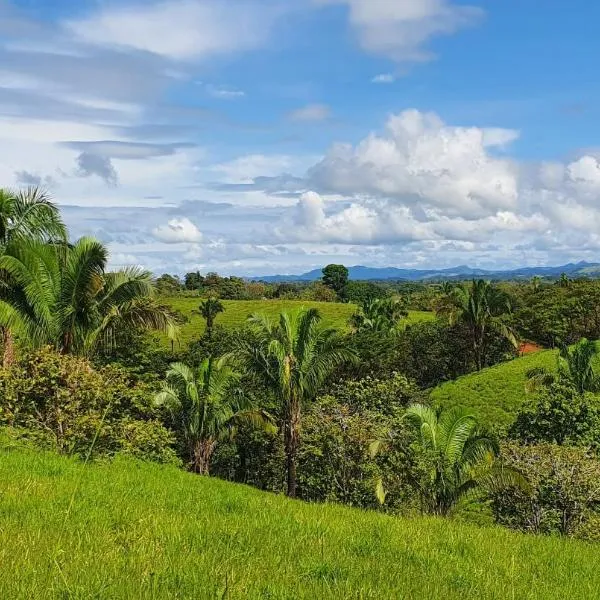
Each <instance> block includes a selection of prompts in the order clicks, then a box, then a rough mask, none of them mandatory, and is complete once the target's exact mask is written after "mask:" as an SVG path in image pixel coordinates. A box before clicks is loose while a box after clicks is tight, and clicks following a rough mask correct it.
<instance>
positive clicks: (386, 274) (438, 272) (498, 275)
mask: <svg viewBox="0 0 600 600" xmlns="http://www.w3.org/2000/svg"><path fill="white" fill-rule="evenodd" d="M348 272H349V276H350V279H351V280H359V281H367V280H371V281H384V280H387V279H391V280H405V281H427V280H451V279H469V278H471V277H483V278H485V279H495V280H511V279H529V278H531V277H534V276H536V275H537V276H540V277H559V276H560V275H561V274H562V273H565V274H567V275H568V276H569V277H598V276H599V275H600V263H587V262H585V261H582V262H578V263H569V264H566V265H559V266H556V267H521V268H519V269H508V270H489V269H477V268H472V267H469V266H467V265H459V266H457V267H452V268H449V269H399V268H396V267H384V268H375V267H364V266H360V265H358V266H354V267H349V268H348ZM321 277H322V271H321V269H314V270H313V271H309V272H308V273H303V274H301V275H267V276H264V277H251V278H250V279H253V280H255V281H266V282H271V283H275V282H283V281H316V280H317V279H321Z"/></svg>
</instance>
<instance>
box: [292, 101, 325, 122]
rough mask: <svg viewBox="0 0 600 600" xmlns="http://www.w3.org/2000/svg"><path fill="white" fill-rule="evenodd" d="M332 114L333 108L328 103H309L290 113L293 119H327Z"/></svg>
mask: <svg viewBox="0 0 600 600" xmlns="http://www.w3.org/2000/svg"><path fill="white" fill-rule="evenodd" d="M330 116H331V109H330V108H329V106H327V105H326V104H308V105H307V106H303V107H302V108H298V109H296V110H294V111H292V112H291V113H290V114H289V117H290V119H292V121H326V120H327V119H329V117H330Z"/></svg>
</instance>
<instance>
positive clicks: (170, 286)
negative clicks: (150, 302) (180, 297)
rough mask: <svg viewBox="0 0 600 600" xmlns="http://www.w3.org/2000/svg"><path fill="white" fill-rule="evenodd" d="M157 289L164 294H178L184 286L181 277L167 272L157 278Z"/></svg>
mask: <svg viewBox="0 0 600 600" xmlns="http://www.w3.org/2000/svg"><path fill="white" fill-rule="evenodd" d="M155 286H156V291H157V292H158V293H159V294H162V295H164V296H169V295H171V294H176V293H177V292H179V291H180V290H181V288H182V285H181V281H180V280H179V277H177V276H174V275H169V274H168V273H165V274H164V275H161V276H160V277H158V278H157V279H156V282H155Z"/></svg>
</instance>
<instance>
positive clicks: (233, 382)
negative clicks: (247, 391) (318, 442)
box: [155, 358, 269, 475]
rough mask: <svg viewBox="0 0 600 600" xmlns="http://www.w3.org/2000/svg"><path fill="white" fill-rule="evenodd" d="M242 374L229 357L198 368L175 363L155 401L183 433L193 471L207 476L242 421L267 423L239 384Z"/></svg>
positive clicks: (209, 361)
mask: <svg viewBox="0 0 600 600" xmlns="http://www.w3.org/2000/svg"><path fill="white" fill-rule="evenodd" d="M239 379H240V374H239V373H238V372H237V371H236V370H235V369H234V368H233V367H232V365H231V364H230V363H229V361H228V360H227V359H224V358H222V359H219V360H214V359H212V358H207V359H205V360H203V361H202V363H201V364H200V366H199V367H197V368H195V369H194V368H191V367H188V366H187V365H185V364H183V363H174V364H173V365H171V368H170V370H169V371H168V373H167V378H166V381H165V382H164V383H163V388H162V391H161V392H159V393H158V394H157V395H156V398H155V402H156V404H157V405H159V406H165V407H166V408H167V409H168V410H169V411H170V413H171V415H172V418H173V422H174V425H175V427H176V428H177V430H178V431H180V432H181V434H182V437H183V441H184V443H185V446H186V448H187V451H188V456H189V463H190V466H191V468H192V470H193V471H194V472H196V473H199V474H201V475H208V473H209V470H210V462H211V459H212V456H213V453H214V451H215V449H216V447H217V444H218V443H219V441H221V440H223V439H225V438H232V437H234V436H235V434H236V431H237V427H238V426H239V424H240V423H242V422H250V423H252V424H256V425H260V426H263V427H265V426H267V425H268V424H269V417H268V415H266V414H265V413H264V412H262V411H259V410H256V409H255V408H254V406H253V404H252V402H251V401H250V400H249V399H248V397H247V396H246V395H244V393H243V392H242V390H241V389H240V388H239V387H237V383H238V382H239Z"/></svg>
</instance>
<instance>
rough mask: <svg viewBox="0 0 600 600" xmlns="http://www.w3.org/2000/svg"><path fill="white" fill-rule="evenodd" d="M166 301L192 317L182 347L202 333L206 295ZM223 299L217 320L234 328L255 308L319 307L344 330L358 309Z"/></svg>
mask: <svg viewBox="0 0 600 600" xmlns="http://www.w3.org/2000/svg"><path fill="white" fill-rule="evenodd" d="M163 301H164V303H165V304H166V305H167V306H170V307H171V308H172V309H174V310H178V311H180V312H181V313H182V314H183V315H185V316H186V317H187V318H188V319H189V322H187V323H185V324H184V325H183V326H182V327H181V334H180V344H181V347H182V348H184V347H185V346H187V345H188V344H189V343H190V342H191V341H193V340H195V339H198V338H199V337H200V336H201V335H202V332H203V331H204V326H205V324H204V319H202V317H201V316H200V315H199V314H198V308H199V306H200V302H202V298H197V297H196V298H190V297H184V296H177V297H173V298H164V299H163ZM222 302H223V305H224V306H225V312H224V313H221V314H220V315H219V316H218V317H217V320H216V324H217V325H222V326H224V327H230V328H231V327H241V326H242V325H243V324H244V323H245V322H246V320H247V318H248V316H249V315H251V314H252V313H255V312H261V313H265V314H267V315H270V316H271V317H276V316H277V315H278V314H279V313H280V312H281V311H283V310H294V309H301V308H317V309H318V310H319V312H320V313H321V316H322V317H323V323H324V324H325V325H327V326H328V327H335V328H336V329H341V330H344V329H347V327H348V319H349V318H350V317H351V316H352V315H353V314H354V312H355V311H356V306H355V305H354V304H342V303H337V302H308V301H304V300H222ZM433 318H434V316H433V313H428V312H422V311H411V312H410V313H409V316H408V319H407V322H408V323H415V322H418V321H423V320H429V319H433ZM163 343H164V344H165V345H167V344H168V343H169V342H168V340H167V339H166V338H165V339H164V340H163Z"/></svg>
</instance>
